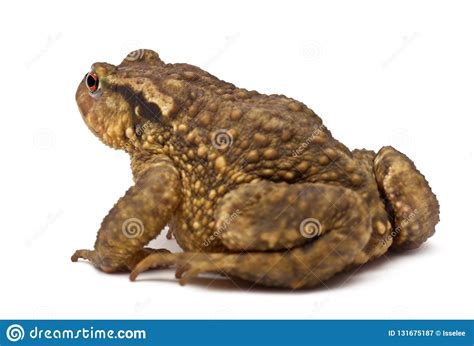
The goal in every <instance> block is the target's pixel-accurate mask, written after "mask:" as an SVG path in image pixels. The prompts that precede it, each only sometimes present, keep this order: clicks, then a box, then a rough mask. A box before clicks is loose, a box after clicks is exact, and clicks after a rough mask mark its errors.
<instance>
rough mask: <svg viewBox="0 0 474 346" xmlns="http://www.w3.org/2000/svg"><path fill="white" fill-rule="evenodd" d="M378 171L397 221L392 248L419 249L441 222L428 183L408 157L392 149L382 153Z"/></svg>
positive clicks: (382, 188) (380, 182)
mask: <svg viewBox="0 0 474 346" xmlns="http://www.w3.org/2000/svg"><path fill="white" fill-rule="evenodd" d="M374 171H375V177H376V180H377V183H378V185H379V188H380V190H381V191H382V193H383V194H384V196H385V198H386V202H387V209H388V210H389V211H390V212H391V214H392V218H393V223H394V227H393V230H392V233H391V234H390V235H389V236H390V237H393V243H392V246H391V248H393V249H397V250H404V249H413V248H417V247H419V246H420V245H421V244H422V243H423V242H424V241H426V239H428V238H429V237H431V236H432V235H433V234H434V232H435V225H436V224H437V223H438V221H439V204H438V200H437V199H436V196H435V195H434V194H433V192H432V191H431V188H430V186H429V185H428V182H427V181H426V179H425V177H424V176H423V175H422V174H421V173H420V172H419V171H418V170H417V169H416V167H415V165H414V164H413V162H412V161H411V160H410V159H409V158H408V157H406V156H405V155H404V154H402V153H400V152H399V151H397V150H395V149H394V148H392V147H384V148H382V149H381V150H380V151H379V152H378V154H377V156H376V157H375V159H374Z"/></svg>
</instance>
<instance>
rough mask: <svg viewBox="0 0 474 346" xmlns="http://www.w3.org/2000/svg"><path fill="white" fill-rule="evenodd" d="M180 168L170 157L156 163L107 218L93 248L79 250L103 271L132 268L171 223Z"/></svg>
mask: <svg viewBox="0 0 474 346" xmlns="http://www.w3.org/2000/svg"><path fill="white" fill-rule="evenodd" d="M180 189H181V183H180V179H179V174H178V172H177V170H176V169H175V168H174V167H173V165H172V163H171V162H170V161H169V160H167V159H160V160H159V161H158V162H155V163H153V164H152V165H151V166H150V167H149V168H148V169H147V170H145V171H144V172H143V173H142V174H141V175H140V176H139V177H138V179H137V181H136V184H135V185H134V186H132V187H131V188H130V189H129V190H128V191H127V192H126V194H125V196H124V197H122V198H120V199H119V201H118V202H117V204H115V206H114V207H113V208H112V210H110V212H109V214H108V215H107V216H106V217H105V218H104V221H103V222H102V225H101V227H100V230H99V232H98V234H97V240H96V242H95V246H94V250H77V251H76V252H75V253H74V255H73V256H72V257H71V260H72V261H73V262H76V261H77V260H78V259H79V258H84V259H87V260H89V261H90V262H92V263H93V264H94V265H95V266H96V267H98V268H100V269H101V270H102V271H104V272H117V271H130V270H131V269H133V268H134V267H135V265H136V264H137V263H138V262H140V261H141V260H142V259H143V258H145V257H146V256H147V255H149V254H150V253H152V252H155V251H166V250H153V249H149V248H144V246H145V245H146V244H148V242H150V240H152V239H154V238H155V237H157V236H158V235H159V234H160V232H161V230H162V229H163V227H164V226H165V225H166V224H167V223H168V221H169V219H170V218H171V216H172V214H173V212H174V210H175V209H176V207H177V206H178V204H179V201H180Z"/></svg>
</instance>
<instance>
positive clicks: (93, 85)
mask: <svg viewBox="0 0 474 346" xmlns="http://www.w3.org/2000/svg"><path fill="white" fill-rule="evenodd" d="M85 82H86V87H87V89H88V90H89V92H90V93H91V94H95V93H96V92H97V91H98V90H99V77H98V76H97V74H95V72H89V73H88V74H86V80H85Z"/></svg>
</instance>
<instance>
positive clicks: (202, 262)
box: [131, 181, 372, 288]
mask: <svg viewBox="0 0 474 346" xmlns="http://www.w3.org/2000/svg"><path fill="white" fill-rule="evenodd" d="M216 213H217V215H216V219H217V224H218V225H220V227H218V229H217V231H216V232H215V233H214V234H215V235H217V236H218V237H219V238H220V240H221V241H222V243H223V244H224V245H225V246H226V247H227V248H228V249H229V252H230V253H204V252H196V253H184V254H164V255H158V254H157V255H150V256H149V257H147V258H146V259H144V260H143V261H142V262H140V263H139V264H138V265H137V267H136V268H135V269H134V270H133V272H132V275H131V278H132V279H134V278H135V277H136V276H137V275H138V274H139V273H140V272H142V271H145V270H147V269H149V268H152V267H155V266H161V265H163V264H169V263H171V262H174V264H176V265H177V266H178V270H177V276H178V277H180V278H181V282H184V281H186V280H187V279H189V278H190V277H193V276H196V275H198V274H200V273H204V272H221V273H223V274H225V275H228V276H234V277H238V278H241V279H244V280H249V281H252V282H255V283H257V284H261V285H265V286H274V287H290V288H300V287H311V286H315V285H318V284H320V283H321V282H323V281H324V280H326V279H328V278H329V277H331V276H333V275H334V274H336V273H338V272H340V271H341V270H343V269H344V268H346V267H347V266H349V265H350V264H351V263H352V262H353V261H354V259H355V257H356V255H357V254H358V253H359V252H360V251H361V250H362V249H363V248H364V246H365V245H366V244H367V242H368V240H369V238H370V235H371V232H372V228H371V220H370V215H369V212H368V208H367V205H366V204H365V202H364V201H363V200H362V198H361V197H360V196H359V194H357V193H356V192H354V191H351V190H349V189H346V188H343V187H337V186H331V185H325V184H312V183H305V184H291V185H289V184H286V183H273V182H268V181H261V182H257V183H252V184H246V185H242V186H241V187H239V188H237V189H236V190H234V191H232V192H230V193H229V195H228V196H226V197H225V198H224V199H223V201H222V204H221V205H220V206H219V207H218V208H217V211H216ZM232 215H233V216H232Z"/></svg>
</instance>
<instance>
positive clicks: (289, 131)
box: [72, 50, 439, 289]
mask: <svg viewBox="0 0 474 346" xmlns="http://www.w3.org/2000/svg"><path fill="white" fill-rule="evenodd" d="M76 100H77V104H78V106H79V110H80V113H81V115H82V118H83V120H84V121H85V123H86V124H87V126H88V128H89V129H90V130H91V131H92V133H94V134H95V135H96V136H97V137H98V138H99V139H100V140H101V141H102V142H103V143H105V144H106V145H108V146H110V147H112V148H115V149H121V150H124V151H125V152H127V153H128V154H129V155H130V159H131V169H132V173H133V179H134V185H133V186H131V187H130V189H129V190H128V191H126V193H125V195H124V196H123V197H122V198H120V199H119V200H118V202H117V203H116V204H115V206H114V207H113V208H112V209H111V210H110V212H109V213H108V215H107V216H105V218H104V220H103V222H102V224H101V226H100V229H99V231H98V234H97V239H96V242H95V246H94V249H93V250H77V251H76V252H75V253H74V255H73V256H72V260H73V261H77V260H78V259H79V258H82V259H86V260H88V261H90V262H91V263H92V264H93V265H95V266H96V267H97V268H99V269H101V270H102V271H104V272H107V273H111V272H130V278H131V279H132V280H135V279H136V277H137V276H138V275H139V274H140V273H142V272H144V271H146V270H149V269H152V268H166V267H175V268H176V277H177V278H179V281H180V282H181V283H185V282H187V281H188V280H189V279H190V278H192V277H195V276H197V275H199V274H201V273H220V274H223V275H225V276H227V277H228V278H230V279H232V278H240V279H243V280H247V281H250V282H252V283H254V284H259V285H264V286H272V287H283V288H291V289H298V288H303V287H314V286H317V285H319V284H321V283H322V282H324V281H325V280H327V279H329V278H330V277H332V276H333V275H335V274H336V273H338V272H341V271H343V270H345V269H347V268H351V267H353V266H356V265H362V264H364V263H366V262H367V261H369V260H372V259H375V258H377V257H380V256H382V255H383V254H385V253H386V252H387V251H388V250H398V251H401V250H408V249H414V248H417V247H419V246H420V245H421V244H422V243H423V242H424V241H425V240H426V239H427V238H428V237H430V236H432V235H433V233H434V231H435V225H436V224H437V223H438V221H439V205H438V201H437V199H436V197H435V195H434V194H433V193H432V191H431V189H430V187H429V185H428V183H427V181H426V179H425V177H424V176H423V175H422V174H421V173H420V172H419V171H418V170H417V168H416V167H415V165H414V164H413V162H412V161H411V160H410V159H409V158H408V157H407V156H405V155H404V154H402V153H400V152H399V151H397V150H396V149H394V148H392V147H390V146H387V147H383V148H382V149H380V150H379V151H378V152H374V151H371V150H365V149H362V150H352V151H351V150H350V149H348V148H347V147H346V146H345V145H344V144H342V143H341V142H339V141H338V140H336V139H335V138H334V137H333V136H332V134H331V132H330V131H329V130H328V129H327V128H326V127H325V126H324V125H323V122H322V120H321V118H320V117H319V116H317V115H316V114H315V113H314V112H313V111H312V110H311V109H310V108H308V107H307V106H306V105H305V104H303V103H301V102H299V101H297V100H294V99H291V98H288V97H286V96H283V95H263V94H260V93H258V92H256V91H249V90H246V89H243V88H239V87H236V86H235V85H233V84H231V83H227V82H224V81H222V80H219V79H218V78H216V77H214V76H212V75H211V74H209V73H207V72H205V71H203V70H202V69H200V68H198V67H195V66H192V65H188V64H167V63H165V62H163V61H162V60H161V59H160V57H159V55H158V54H157V53H155V52H153V51H151V50H138V51H134V52H132V53H130V54H129V55H128V56H127V57H126V58H125V59H124V60H123V61H122V63H121V64H119V65H117V66H115V65H112V64H108V63H95V64H93V65H92V69H91V71H90V72H89V73H87V74H86V75H85V77H84V78H83V79H82V80H81V82H80V84H79V87H78V89H77V93H76ZM165 226H169V235H172V236H174V238H175V239H176V241H177V243H178V244H179V246H180V247H181V248H182V249H183V252H182V253H171V252H170V251H168V250H166V249H152V248H149V247H147V244H148V243H149V242H150V241H151V240H153V239H154V238H156V237H157V236H158V235H159V234H160V232H161V231H162V230H163V229H164V228H165Z"/></svg>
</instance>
